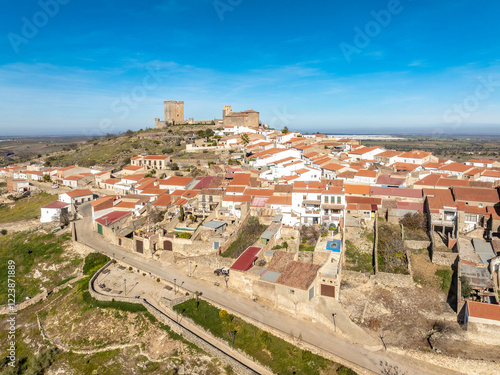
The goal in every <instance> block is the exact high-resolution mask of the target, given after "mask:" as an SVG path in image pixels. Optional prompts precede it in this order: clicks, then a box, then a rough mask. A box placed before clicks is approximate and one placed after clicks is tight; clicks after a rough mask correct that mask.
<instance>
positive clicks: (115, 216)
mask: <svg viewBox="0 0 500 375" xmlns="http://www.w3.org/2000/svg"><path fill="white" fill-rule="evenodd" d="M130 214H131V213H130V212H129V211H113V212H110V213H109V214H107V215H104V216H101V217H100V218H99V219H96V220H95V221H96V222H98V223H99V224H101V225H104V226H109V225H111V224H114V223H116V222H117V221H119V220H121V219H123V218H124V217H125V216H128V215H130Z"/></svg>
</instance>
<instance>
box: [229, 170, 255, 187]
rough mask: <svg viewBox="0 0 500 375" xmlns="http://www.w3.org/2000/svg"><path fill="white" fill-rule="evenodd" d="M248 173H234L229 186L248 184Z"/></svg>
mask: <svg viewBox="0 0 500 375" xmlns="http://www.w3.org/2000/svg"><path fill="white" fill-rule="evenodd" d="M250 176H251V175H250V173H235V174H234V178H233V180H232V181H231V182H230V184H229V185H230V186H248V185H249V184H250Z"/></svg>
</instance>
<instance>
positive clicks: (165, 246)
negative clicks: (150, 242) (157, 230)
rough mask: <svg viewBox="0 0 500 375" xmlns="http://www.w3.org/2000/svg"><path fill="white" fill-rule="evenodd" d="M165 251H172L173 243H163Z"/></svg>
mask: <svg viewBox="0 0 500 375" xmlns="http://www.w3.org/2000/svg"><path fill="white" fill-rule="evenodd" d="M163 250H168V251H172V242H170V241H163Z"/></svg>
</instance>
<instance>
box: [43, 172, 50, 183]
mask: <svg viewBox="0 0 500 375" xmlns="http://www.w3.org/2000/svg"><path fill="white" fill-rule="evenodd" d="M49 181H50V175H49V174H44V175H43V182H49Z"/></svg>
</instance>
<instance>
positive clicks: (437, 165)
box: [422, 162, 444, 169]
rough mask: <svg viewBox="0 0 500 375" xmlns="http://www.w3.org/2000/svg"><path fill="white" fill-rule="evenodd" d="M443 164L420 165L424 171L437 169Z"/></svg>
mask: <svg viewBox="0 0 500 375" xmlns="http://www.w3.org/2000/svg"><path fill="white" fill-rule="evenodd" d="M443 165H444V164H443V163H433V162H429V163H424V164H422V167H424V168H426V169H439V168H441V167H442V166H443Z"/></svg>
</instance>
